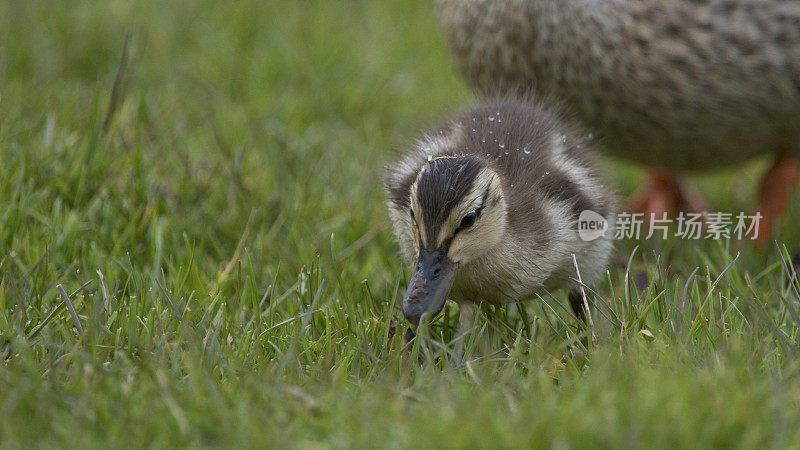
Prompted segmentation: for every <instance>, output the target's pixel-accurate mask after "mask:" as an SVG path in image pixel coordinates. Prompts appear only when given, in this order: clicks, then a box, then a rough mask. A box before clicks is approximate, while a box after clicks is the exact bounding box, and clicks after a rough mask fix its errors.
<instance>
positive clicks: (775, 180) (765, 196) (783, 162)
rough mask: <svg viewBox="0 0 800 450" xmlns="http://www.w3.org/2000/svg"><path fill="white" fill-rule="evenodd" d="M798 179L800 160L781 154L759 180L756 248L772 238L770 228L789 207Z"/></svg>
mask: <svg viewBox="0 0 800 450" xmlns="http://www.w3.org/2000/svg"><path fill="white" fill-rule="evenodd" d="M798 179H800V158H798V157H796V156H790V155H787V154H786V153H781V154H779V155H778V157H777V158H776V159H775V163H773V164H772V167H770V168H769V170H768V171H767V173H765V174H764V178H763V179H762V180H761V193H760V194H759V197H758V199H759V201H758V209H756V211H757V212H758V213H760V214H761V223H760V224H759V231H758V236H757V237H756V240H755V241H756V242H755V243H756V246H759V247H761V246H763V245H764V244H766V243H767V242H768V241H769V239H770V237H771V236H772V228H773V227H774V226H775V223H776V222H777V221H778V219H779V218H780V216H781V215H782V214H783V213H784V212H785V211H786V208H787V207H788V206H789V199H790V197H791V195H792V190H793V189H794V187H795V186H797V182H798Z"/></svg>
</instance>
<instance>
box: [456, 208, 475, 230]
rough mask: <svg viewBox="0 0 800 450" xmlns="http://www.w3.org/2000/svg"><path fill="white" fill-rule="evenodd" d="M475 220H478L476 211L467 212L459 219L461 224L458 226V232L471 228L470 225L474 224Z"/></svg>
mask: <svg viewBox="0 0 800 450" xmlns="http://www.w3.org/2000/svg"><path fill="white" fill-rule="evenodd" d="M477 218H478V212H477V211H471V212H468V213H467V214H466V215H465V216H464V217H462V218H461V223H460V224H459V225H458V228H459V229H460V230H463V229H465V228H469V227H471V226H472V225H474V224H475V219H477Z"/></svg>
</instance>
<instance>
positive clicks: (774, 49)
mask: <svg viewBox="0 0 800 450" xmlns="http://www.w3.org/2000/svg"><path fill="white" fill-rule="evenodd" d="M437 7H438V12H439V18H440V22H441V28H442V29H443V32H444V35H445V38H446V41H447V42H448V44H449V47H450V49H451V53H452V55H453V57H454V59H455V62H456V65H457V66H458V68H459V69H460V71H461V72H462V73H463V75H464V76H465V78H466V80H467V81H468V82H469V84H470V85H471V86H472V87H473V88H474V89H476V90H477V91H478V92H479V93H480V94H482V95H496V94H497V93H503V92H529V93H530V92H535V93H536V94H538V95H543V96H550V97H553V98H557V99H558V100H559V101H560V102H562V103H563V107H565V108H566V109H567V110H568V111H571V112H572V113H574V114H575V115H576V116H577V118H578V119H579V120H580V121H581V122H582V123H583V125H584V126H586V127H588V128H589V129H591V130H594V131H596V132H597V134H598V138H600V139H601V140H602V141H603V151H604V152H605V153H606V154H608V155H610V156H612V157H617V158H621V159H625V160H628V161H632V162H634V163H637V164H639V165H641V166H644V167H645V168H647V170H648V176H647V180H648V181H647V183H646V185H645V186H644V189H642V190H641V191H640V193H639V194H637V195H636V196H634V197H633V199H632V200H631V202H630V207H631V208H632V209H633V210H634V211H638V212H644V213H645V214H658V217H661V214H662V213H664V212H668V211H675V210H687V211H692V212H703V211H706V210H708V209H709V208H708V204H707V202H706V201H705V200H704V199H703V198H702V196H701V195H700V194H698V193H697V192H696V191H694V190H693V189H691V188H690V187H689V186H688V185H687V183H686V182H685V179H684V175H685V174H686V173H687V172H702V171H706V170H713V169H718V168H723V167H727V166H733V165H737V164H741V163H743V162H745V161H749V160H752V159H753V158H757V157H761V156H764V155H770V154H773V155H774V159H773V162H772V164H771V166H770V167H769V169H767V171H766V173H765V174H764V176H763V178H762V181H761V186H760V192H759V194H758V207H757V208H756V210H757V211H758V214H760V215H761V216H762V219H761V225H760V226H761V229H762V230H763V232H761V233H759V235H758V236H757V239H756V243H757V245H758V244H764V243H766V242H768V241H769V239H770V230H772V228H773V226H774V224H775V223H776V222H777V221H778V219H779V218H780V216H781V215H782V214H783V213H784V211H785V210H786V208H787V207H788V205H789V203H790V200H791V194H792V191H793V189H794V188H795V187H796V186H797V184H798V175H799V174H800V1H787V0H695V1H689V0H591V1H590V0H437Z"/></svg>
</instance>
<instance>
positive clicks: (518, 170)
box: [385, 100, 615, 324]
mask: <svg viewBox="0 0 800 450" xmlns="http://www.w3.org/2000/svg"><path fill="white" fill-rule="evenodd" d="M386 169H387V172H386V176H385V186H386V191H387V195H388V198H389V201H388V207H389V216H390V218H391V221H392V223H393V225H394V233H395V235H396V238H397V242H398V244H399V247H400V252H401V254H402V257H403V259H404V260H405V262H406V263H407V264H408V265H409V266H410V267H412V268H413V273H412V275H411V280H410V282H409V286H408V290H407V291H406V293H405V296H404V298H403V312H404V313H405V315H406V317H407V318H408V319H409V321H411V322H412V323H414V324H417V323H419V322H420V320H421V318H422V316H423V315H427V316H428V317H432V316H434V315H436V314H438V313H439V311H441V309H442V307H443V305H444V303H445V299H447V298H451V299H453V300H455V301H457V302H475V303H477V302H481V301H483V302H487V303H491V304H494V305H502V304H505V303H508V302H516V301H519V300H524V299H527V298H530V297H531V296H533V295H535V294H536V293H539V292H544V291H543V290H542V288H544V289H547V290H551V289H558V288H562V287H566V288H568V289H570V290H571V291H572V292H571V294H570V302H571V304H572V307H573V309H574V310H575V313H576V315H577V316H579V317H585V316H584V311H585V310H586V308H584V307H583V306H586V307H588V304H587V303H586V302H585V300H584V299H583V298H582V297H581V296H580V295H578V293H579V292H580V290H579V288H580V286H579V285H578V283H576V282H575V281H574V279H577V278H580V279H581V280H582V282H583V283H585V284H587V285H591V284H592V283H594V282H595V281H596V280H597V279H598V278H599V277H600V276H601V274H602V273H603V272H604V271H605V270H606V266H607V264H608V261H609V257H610V254H611V251H612V238H613V229H611V228H613V220H612V215H613V214H614V212H615V199H614V196H613V194H612V191H611V189H609V187H608V185H607V184H606V182H605V181H604V180H603V179H602V177H601V175H600V173H599V171H598V169H597V168H596V167H595V165H594V163H593V161H592V149H591V144H590V143H589V142H587V133H585V132H583V131H581V130H578V129H576V128H574V127H572V126H569V125H567V124H565V123H564V121H563V120H562V119H561V118H560V117H559V116H558V115H557V114H556V113H554V112H551V110H548V109H545V108H544V107H542V106H539V105H535V104H530V103H526V102H522V101H509V100H498V101H492V102H489V103H487V104H485V105H484V106H481V107H478V108H475V109H473V110H470V111H467V112H465V113H463V114H461V115H459V116H457V117H456V118H454V119H452V120H450V121H448V122H446V123H444V124H443V125H441V126H440V127H438V128H436V129H434V130H433V131H430V132H428V133H426V134H425V135H424V136H423V137H422V138H421V139H420V140H419V141H418V142H417V143H416V145H414V146H413V148H412V149H410V151H409V152H408V154H407V155H406V156H405V157H403V158H402V159H401V160H400V161H399V162H397V163H396V164H393V165H391V166H388V167H387V168H386ZM584 211H591V212H592V213H585V214H590V215H591V214H595V215H594V216H593V217H595V218H596V219H598V220H599V221H600V222H603V223H605V224H606V226H607V227H608V229H605V233H603V232H602V231H601V232H600V234H598V235H595V236H593V237H594V238H595V239H592V238H588V239H587V238H586V237H585V236H584V237H583V238H582V237H581V235H579V231H578V219H579V217H581V214H582V213H583V212H584ZM576 265H577V269H578V270H576ZM466 309H467V308H464V310H466Z"/></svg>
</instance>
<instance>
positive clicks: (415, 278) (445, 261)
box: [403, 249, 458, 325]
mask: <svg viewBox="0 0 800 450" xmlns="http://www.w3.org/2000/svg"><path fill="white" fill-rule="evenodd" d="M457 268H458V264H456V263H454V262H453V261H451V260H450V258H448V257H447V255H445V253H444V250H443V249H438V250H434V251H432V252H431V251H428V250H425V249H421V250H420V251H419V260H418V261H417V267H416V269H415V270H414V273H413V274H412V275H411V282H410V283H409V284H408V290H407V291H406V295H405V297H403V313H404V314H405V316H406V318H407V319H408V320H409V321H410V322H411V323H413V324H415V325H418V324H419V321H420V319H421V318H422V315H423V314H425V315H427V317H433V316H435V315H436V314H439V312H440V311H441V310H442V308H443V307H444V302H445V300H447V294H449V293H450V287H451V286H452V285H453V279H454V278H455V275H456V269H457Z"/></svg>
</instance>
